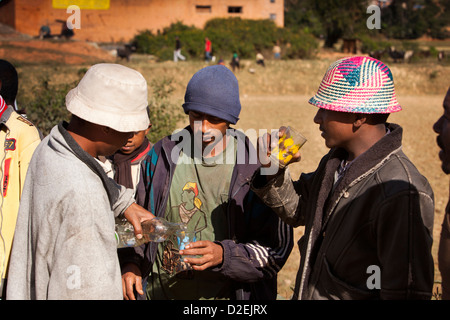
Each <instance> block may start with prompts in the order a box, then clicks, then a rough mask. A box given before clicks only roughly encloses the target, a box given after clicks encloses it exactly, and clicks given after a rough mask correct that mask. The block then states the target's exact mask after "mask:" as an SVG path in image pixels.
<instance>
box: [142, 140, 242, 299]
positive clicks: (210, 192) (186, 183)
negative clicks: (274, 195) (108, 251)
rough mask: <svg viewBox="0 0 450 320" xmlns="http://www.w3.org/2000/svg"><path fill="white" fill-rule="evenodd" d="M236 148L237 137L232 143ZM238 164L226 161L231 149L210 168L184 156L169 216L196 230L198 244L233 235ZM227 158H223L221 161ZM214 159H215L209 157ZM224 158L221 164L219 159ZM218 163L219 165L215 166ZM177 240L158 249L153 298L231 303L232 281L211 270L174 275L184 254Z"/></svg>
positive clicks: (151, 280)
mask: <svg viewBox="0 0 450 320" xmlns="http://www.w3.org/2000/svg"><path fill="white" fill-rule="evenodd" d="M233 140H234V142H235V144H234V146H235V147H236V139H233ZM235 150H236V148H234V157H233V160H234V161H233V163H231V164H228V163H227V162H226V161H225V157H226V151H224V152H223V153H221V154H220V155H218V156H217V157H216V159H212V160H213V161H212V162H213V163H211V161H208V164H206V163H204V162H202V163H196V162H201V161H199V160H198V159H196V160H197V161H194V159H193V158H192V157H190V156H189V155H187V154H185V153H183V152H181V153H180V159H179V162H178V164H177V166H176V168H175V172H174V175H173V179H172V183H171V186H170V193H169V199H168V201H167V208H166V213H165V218H166V219H167V220H168V221H170V222H183V223H186V224H187V227H188V231H195V237H196V240H197V241H199V240H210V241H221V240H224V239H226V238H227V237H228V235H227V233H228V221H227V206H228V195H229V189H230V180H231V176H232V173H233V169H234V164H235V159H236V154H235ZM220 158H222V159H220ZM210 159H211V158H210ZM218 160H221V161H222V162H220V161H218ZM214 161H215V162H217V164H216V163H214ZM176 244H177V238H176V236H174V237H173V238H172V239H171V240H169V241H165V242H163V243H161V244H159V246H158V252H157V257H156V259H155V260H156V261H155V263H154V264H153V272H152V273H151V274H150V277H149V281H148V287H147V297H148V298H149V299H177V300H178V299H180V300H181V299H190V300H199V299H228V298H229V297H230V294H231V288H230V287H229V281H227V279H225V277H224V276H222V275H221V274H219V273H217V272H212V271H210V270H204V271H195V270H193V271H191V274H190V276H189V278H188V279H186V278H180V275H175V274H174V272H173V268H174V265H175V262H174V260H175V261H176V260H177V258H176V257H178V259H179V255H176V254H173V252H174V251H175V252H177V249H176V247H177V245H176Z"/></svg>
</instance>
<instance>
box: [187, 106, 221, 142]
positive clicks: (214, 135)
mask: <svg viewBox="0 0 450 320" xmlns="http://www.w3.org/2000/svg"><path fill="white" fill-rule="evenodd" d="M189 123H190V126H191V129H192V131H193V132H194V135H196V134H200V133H201V136H202V150H204V149H205V148H206V147H207V146H210V145H214V144H215V143H217V142H219V141H217V140H218V139H222V138H223V137H224V136H225V134H226V131H227V129H228V128H229V123H228V122H227V121H225V120H223V119H220V118H218V117H214V116H211V115H208V114H206V113H201V112H197V111H193V110H191V111H189Z"/></svg>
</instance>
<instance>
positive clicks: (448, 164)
mask: <svg viewBox="0 0 450 320" xmlns="http://www.w3.org/2000/svg"><path fill="white" fill-rule="evenodd" d="M443 105H444V113H443V115H442V116H441V117H440V118H439V119H438V121H436V123H435V124H434V125H433V130H434V132H436V133H437V134H438V136H437V144H438V146H439V148H441V151H440V152H439V159H441V161H442V170H443V171H444V172H445V173H446V174H449V173H450V89H449V90H448V91H447V95H446V96H445V98H444V104H443Z"/></svg>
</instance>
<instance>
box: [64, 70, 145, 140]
mask: <svg viewBox="0 0 450 320" xmlns="http://www.w3.org/2000/svg"><path fill="white" fill-rule="evenodd" d="M147 99H148V94H147V82H146V81H145V79H144V77H143V76H142V74H140V73H139V72H137V71H136V70H133V69H130V68H127V67H125V66H122V65H120V64H111V63H100V64H96V65H93V66H92V67H91V68H89V70H88V71H87V72H86V74H85V75H84V77H83V78H82V79H81V80H80V82H79V83H78V86H77V87H75V88H74V89H72V90H70V91H69V93H68V94H67V95H66V107H67V110H69V111H70V112H71V113H72V114H74V115H76V116H78V117H79V118H81V119H83V120H86V121H89V122H91V123H95V124H99V125H103V126H107V127H109V128H112V129H114V130H116V131H120V132H133V131H141V130H145V129H147V128H148V126H149V124H150V120H149V118H148V113H147V106H148V100H147Z"/></svg>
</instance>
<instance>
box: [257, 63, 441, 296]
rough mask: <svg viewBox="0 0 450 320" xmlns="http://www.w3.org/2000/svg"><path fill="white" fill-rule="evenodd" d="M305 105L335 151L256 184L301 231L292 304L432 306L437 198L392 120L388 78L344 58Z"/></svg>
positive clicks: (379, 68) (385, 72) (384, 71)
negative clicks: (293, 173) (309, 167)
mask: <svg viewBox="0 0 450 320" xmlns="http://www.w3.org/2000/svg"><path fill="white" fill-rule="evenodd" d="M309 102H310V104H312V105H315V106H317V107H318V108H319V109H318V111H317V114H316V116H315V117H314V122H315V123H317V124H318V125H319V130H320V131H321V135H322V137H323V138H324V139H325V144H326V146H327V147H329V148H330V151H329V153H328V154H326V155H325V156H324V157H323V158H322V160H321V161H320V163H319V166H318V168H317V170H316V171H314V172H312V173H309V174H302V175H301V176H300V178H299V180H297V181H293V180H292V179H291V178H290V173H289V170H288V169H285V170H283V169H281V170H279V171H278V173H277V174H276V175H275V176H271V177H268V176H264V175H262V174H261V173H259V174H256V175H255V176H254V179H253V182H252V188H253V190H254V191H256V193H257V194H258V195H259V197H260V198H261V199H263V201H264V202H265V203H266V204H267V205H269V206H270V207H272V208H273V209H274V210H275V211H276V212H277V214H278V215H279V216H280V217H281V218H282V219H283V220H284V221H285V222H287V223H288V224H290V225H292V226H294V227H297V226H301V225H304V226H305V233H304V236H303V238H302V239H301V240H300V241H299V247H300V253H301V260H300V268H299V270H298V274H297V279H296V285H295V291H294V296H293V299H430V298H431V294H432V288H433V277H434V265H433V258H432V255H431V245H432V228H433V219H434V196H433V191H432V189H431V187H430V185H429V183H428V181H427V179H426V178H425V177H423V176H422V175H421V174H420V173H419V171H418V170H417V168H416V167H415V166H414V165H413V164H412V163H411V161H410V160H409V159H408V157H407V156H406V155H405V154H404V153H403V151H402V128H401V127H400V126H399V125H396V124H392V123H387V122H386V120H387V118H388V115H389V114H390V113H392V112H397V111H400V110H401V107H400V105H399V103H398V102H397V99H396V96H395V91H394V83H393V77H392V73H391V71H390V70H389V68H388V67H387V66H386V65H385V64H383V63H382V62H380V61H378V60H376V59H373V58H370V57H359V56H357V57H350V58H345V59H341V60H339V61H336V62H335V63H333V64H332V65H331V66H330V68H329V69H328V71H327V72H326V74H325V76H324V78H323V80H322V83H321V84H320V87H319V90H318V92H317V93H316V95H315V96H314V97H312V98H311V99H310V100H309ZM299 159H300V154H299V153H297V154H296V155H295V157H294V158H293V159H292V160H291V162H295V161H299Z"/></svg>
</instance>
